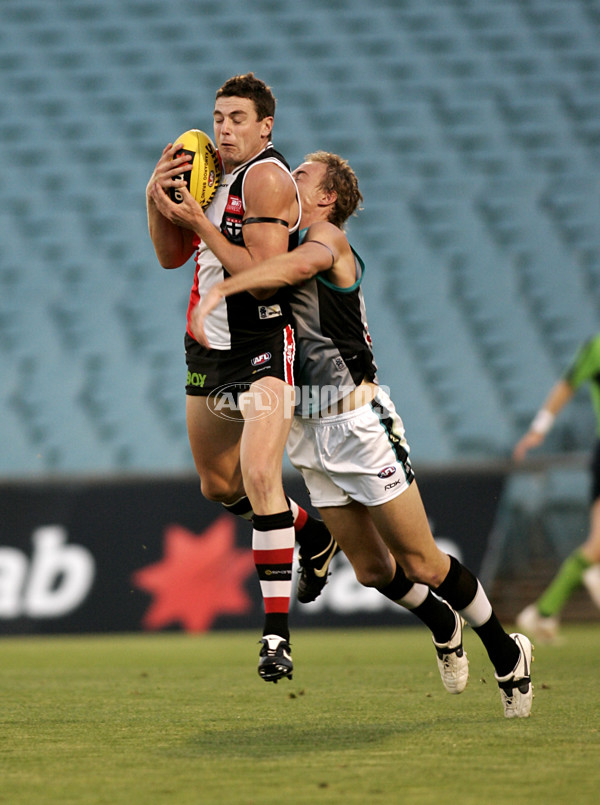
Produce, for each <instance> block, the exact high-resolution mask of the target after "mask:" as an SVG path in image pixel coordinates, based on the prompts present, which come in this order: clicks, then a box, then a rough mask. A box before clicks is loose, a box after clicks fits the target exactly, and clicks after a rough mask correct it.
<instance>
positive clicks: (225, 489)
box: [200, 476, 239, 503]
mask: <svg viewBox="0 0 600 805" xmlns="http://www.w3.org/2000/svg"><path fill="white" fill-rule="evenodd" d="M200 488H201V490H202V496H203V497H205V498H206V500H213V501H215V502H216V503H230V502H231V501H232V500H235V499H236V497H239V494H237V489H234V488H233V487H232V485H231V484H230V483H228V482H227V481H226V480H225V479H224V478H219V477H218V476H210V477H201V478H200Z"/></svg>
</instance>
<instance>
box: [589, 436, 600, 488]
mask: <svg viewBox="0 0 600 805" xmlns="http://www.w3.org/2000/svg"><path fill="white" fill-rule="evenodd" d="M590 469H591V471H592V488H591V502H592V503H594V502H595V501H596V500H598V498H600V439H597V440H596V445H595V447H594V452H593V453H592V462H591V465H590Z"/></svg>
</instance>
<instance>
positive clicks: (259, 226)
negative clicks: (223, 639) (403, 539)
mask: <svg viewBox="0 0 600 805" xmlns="http://www.w3.org/2000/svg"><path fill="white" fill-rule="evenodd" d="M274 114H275V98H274V96H273V93H272V92H271V90H270V88H269V87H268V86H267V85H266V84H265V83H264V82H263V81H261V80H259V79H258V78H256V77H255V76H254V75H253V74H252V73H248V74H247V75H242V76H234V77H233V78H231V79H229V80H228V81H226V82H225V84H223V86H222V87H221V88H220V89H219V90H218V91H217V93H216V101H215V107H214V112H213V120H214V137H215V144H216V146H217V149H218V151H219V154H220V157H221V160H222V162H223V169H224V175H223V178H222V181H221V183H220V185H219V188H218V190H217V192H216V194H215V196H214V198H213V200H212V202H211V203H210V205H209V206H208V208H207V210H206V214H205V213H204V211H203V209H202V207H201V206H200V204H198V203H197V202H196V201H195V199H194V198H193V197H192V196H191V194H190V193H189V192H188V190H187V187H186V185H185V181H184V180H183V179H182V178H181V174H182V172H183V171H185V170H186V169H189V168H190V167H191V166H190V165H189V163H188V157H187V156H186V155H185V154H183V155H182V156H176V154H177V153H178V151H180V145H179V144H177V143H175V144H169V145H167V146H166V148H165V149H164V151H163V153H162V156H161V158H160V159H159V161H158V163H157V165H156V167H155V169H154V172H153V174H152V176H151V178H150V181H149V183H148V187H147V191H146V196H147V210H148V225H149V230H150V237H151V238H152V242H153V244H154V248H155V251H156V254H157V257H158V260H159V262H160V263H161V265H162V266H163V267H164V268H178V267H179V266H181V265H183V264H184V263H186V262H187V260H189V258H190V257H191V256H192V255H194V259H195V263H196V272H195V277H194V284H193V287H192V291H191V295H190V303H189V310H188V328H187V333H186V337H185V347H186V360H187V365H188V382H187V386H186V394H187V405H186V418H187V427H188V435H189V440H190V445H191V449H192V453H193V457H194V462H195V466H196V469H197V471H198V473H199V475H200V480H201V486H202V492H203V494H204V496H205V497H207V498H208V499H210V500H215V501H220V502H222V503H223V504H224V505H225V506H226V508H227V509H228V510H229V511H231V512H232V513H234V514H237V515H239V516H242V517H245V518H246V519H250V518H252V521H253V537H252V545H253V551H254V558H255V563H256V567H257V572H258V575H259V579H260V583H261V590H262V594H263V599H264V603H265V624H264V630H263V639H262V641H261V643H262V648H261V657H260V664H259V673H260V675H261V676H262V677H263V679H265V680H267V681H275V682H276V681H277V680H278V679H279V678H280V677H282V676H290V677H291V674H292V660H291V655H290V647H289V629H288V609H289V599H290V591H291V572H292V560H293V550H294V543H295V538H297V539H298V542H299V544H300V546H301V551H303V550H304V549H305V550H304V553H305V559H304V570H303V577H302V580H303V581H304V583H305V587H306V586H308V587H309V588H310V589H309V590H308V593H307V591H306V590H304V593H305V595H308V594H310V595H311V596H312V597H313V598H314V597H315V596H316V595H318V593H319V592H320V589H321V588H322V586H323V584H324V583H325V581H326V576H327V568H328V565H329V561H330V560H331V557H332V556H333V554H334V553H335V550H336V549H337V546H336V545H335V543H334V542H333V540H332V539H331V536H330V535H329V533H328V532H327V529H326V528H325V526H324V525H323V524H322V523H320V522H319V521H316V520H315V519H314V518H311V517H309V516H308V515H307V513H306V512H305V511H304V510H303V509H301V508H300V507H299V506H298V505H297V504H296V503H294V502H293V501H289V500H288V499H287V498H286V496H285V493H284V490H283V486H282V476H281V472H282V459H283V452H284V448H285V442H286V439H287V436H288V431H289V428H290V422H291V416H290V415H289V413H288V415H287V416H286V410H285V409H286V402H287V405H288V407H289V402H288V401H289V399H290V395H289V394H288V393H286V387H287V388H288V389H289V388H290V387H293V385H294V364H295V335H294V329H293V326H292V316H291V311H290V307H289V303H288V300H287V298H286V296H285V294H283V293H281V292H277V291H275V292H269V291H267V292H264V293H262V294H257V295H256V296H253V295H251V294H243V295H240V296H239V297H237V298H236V299H235V300H232V301H231V302H228V303H225V302H224V303H223V304H222V305H220V306H219V307H218V309H216V310H215V311H214V313H213V314H212V315H211V317H210V319H209V321H208V322H207V325H206V326H207V330H208V331H209V332H210V335H211V348H210V349H206V348H204V347H202V346H200V344H198V342H197V341H196V340H195V339H194V338H193V335H192V333H191V331H190V328H189V312H190V311H191V310H192V309H193V308H194V307H195V305H196V304H197V302H198V300H199V299H200V298H201V296H202V295H203V294H204V292H205V290H206V289H207V288H208V287H209V286H210V285H212V284H213V283H214V282H215V281H217V280H218V279H222V278H223V277H228V276H230V275H236V274H238V273H239V272H244V271H246V270H247V269H249V268H250V267H251V266H252V265H254V264H256V263H258V262H260V261H262V260H264V259H265V258H268V257H271V256H273V255H276V254H280V253H285V252H286V251H287V250H288V249H291V248H293V247H294V246H296V245H297V243H298V226H299V222H300V203H299V198H298V191H297V187H296V184H295V182H294V179H293V178H292V176H291V173H290V170H289V166H288V165H287V163H286V161H285V159H284V158H283V157H282V156H281V154H279V153H278V152H277V151H275V149H274V148H273V145H272V143H271V130H272V128H273V120H274ZM173 188H177V190H178V191H179V193H180V194H181V197H182V198H183V201H182V202H181V203H174V202H173V201H172V200H171V198H170V197H169V195H168V193H169V191H170V190H172V189H173ZM257 297H258V298H257ZM265 396H266V397H267V398H268V399H269V400H270V401H272V402H273V401H275V404H274V405H273V414H272V415H271V416H269V417H268V418H265V416H264V415H263V411H262V406H263V401H264V398H265ZM232 400H233V402H234V406H233V408H234V409H235V410H232V406H231V405H230V404H229V405H228V406H226V407H224V403H230V402H231V401H232ZM223 411H225V415H223ZM311 556H313V557H314V565H313V564H312V563H311V562H310V557H311Z"/></svg>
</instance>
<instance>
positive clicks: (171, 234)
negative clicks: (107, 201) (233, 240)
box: [146, 143, 194, 268]
mask: <svg viewBox="0 0 600 805" xmlns="http://www.w3.org/2000/svg"><path fill="white" fill-rule="evenodd" d="M180 148H181V144H180V143H175V144H172V143H169V144H168V145H167V146H166V147H165V148H164V149H163V152H162V154H161V157H160V159H159V160H158V162H157V164H156V167H155V168H154V171H153V172H152V176H151V177H150V181H149V182H148V185H147V187H146V210H147V214H148V230H149V232H150V238H151V239H152V243H153V245H154V250H155V252H156V256H157V258H158V261H159V263H160V264H161V266H162V267H163V268H179V266H182V265H183V264H184V263H185V262H187V260H189V258H190V257H191V256H192V254H193V252H194V243H193V240H194V236H193V233H192V232H190V231H189V230H188V229H187V228H183V227H182V226H181V225H180V224H179V223H178V222H177V221H174V220H173V219H172V218H171V217H170V216H169V212H170V210H169V208H168V207H167V206H166V205H164V204H163V200H165V199H166V200H168V201H170V199H169V198H168V196H167V193H168V191H169V190H170V189H171V188H174V187H178V188H180V187H181V185H182V184H184V182H182V180H181V179H178V178H177V177H178V176H180V175H181V172H182V166H183V165H185V164H186V163H187V162H188V157H187V156H185V155H184V156H181V157H178V158H175V159H174V156H175V154H176V152H177V151H178V150H179V149H180ZM171 204H172V202H171ZM173 206H175V207H176V206H177V205H175V204H173Z"/></svg>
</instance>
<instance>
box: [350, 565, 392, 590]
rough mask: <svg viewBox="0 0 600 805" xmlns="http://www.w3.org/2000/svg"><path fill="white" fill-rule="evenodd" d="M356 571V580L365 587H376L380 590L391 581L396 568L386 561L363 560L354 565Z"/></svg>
mask: <svg viewBox="0 0 600 805" xmlns="http://www.w3.org/2000/svg"><path fill="white" fill-rule="evenodd" d="M354 573H355V575H356V580H357V581H358V582H359V584H362V586H363V587H375V588H376V589H378V590H380V589H381V588H382V587H385V586H386V585H388V584H389V583H390V580H391V578H392V576H393V575H394V569H393V567H392V566H391V565H390V564H388V563H385V562H377V561H375V562H363V563H357V564H356V565H355V566H354Z"/></svg>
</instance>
